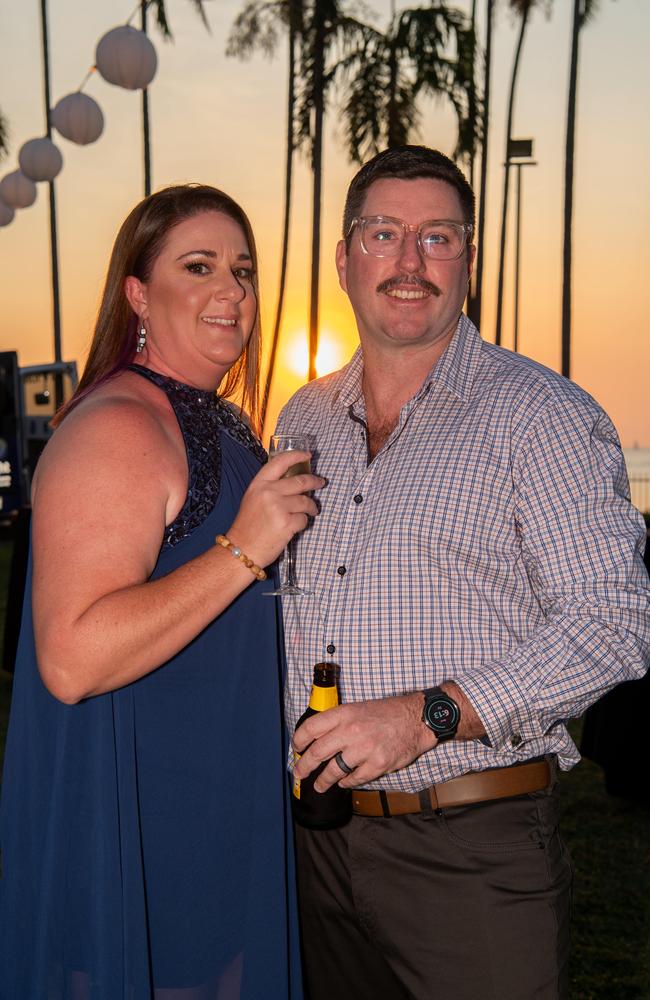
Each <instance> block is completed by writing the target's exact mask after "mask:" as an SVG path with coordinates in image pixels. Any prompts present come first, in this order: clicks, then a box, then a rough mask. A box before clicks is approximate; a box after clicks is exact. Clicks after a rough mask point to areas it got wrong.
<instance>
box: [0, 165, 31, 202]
mask: <svg viewBox="0 0 650 1000" xmlns="http://www.w3.org/2000/svg"><path fill="white" fill-rule="evenodd" d="M0 198H2V200H3V201H4V202H5V204H7V205H9V206H10V207H11V208H29V206H30V205H33V204H34V202H35V201H36V185H35V184H34V181H30V179H29V177H25V175H24V173H23V172H22V170H12V172H11V173H10V174H5V176H4V177H3V178H2V180H1V181H0Z"/></svg>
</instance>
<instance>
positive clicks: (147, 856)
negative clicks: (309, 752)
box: [0, 369, 301, 1000]
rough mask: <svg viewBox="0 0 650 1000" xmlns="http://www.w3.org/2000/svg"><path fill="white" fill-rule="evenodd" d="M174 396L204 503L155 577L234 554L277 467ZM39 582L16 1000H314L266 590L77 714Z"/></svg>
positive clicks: (29, 693)
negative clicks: (53, 682) (309, 996)
mask: <svg viewBox="0 0 650 1000" xmlns="http://www.w3.org/2000/svg"><path fill="white" fill-rule="evenodd" d="M140 371H141V374H143V375H145V377H149V378H150V379H151V381H154V382H156V384H158V385H159V386H160V387H161V388H162V389H163V390H164V391H165V392H166V393H167V394H168V396H169V398H170V401H171V402H172V405H173V407H174V410H175V412H176V415H177V418H178V420H179V425H180V427H181V430H182V432H183V436H184V439H185V444H186V448H187V452H188V460H189V470H190V475H189V490H188V498H187V501H186V504H185V506H184V508H183V511H181V513H180V515H179V517H178V518H177V519H176V521H175V522H174V524H173V525H172V526H170V529H168V531H167V534H166V537H165V542H164V544H163V547H162V549H161V552H160V555H159V558H158V562H157V565H156V568H155V571H154V573H153V575H152V578H156V577H160V576H163V575H165V574H167V573H169V572H171V571H172V570H174V569H176V568H177V567H179V566H181V565H183V564H184V563H186V562H188V561H189V560H191V559H193V558H194V557H196V556H198V555H199V554H201V553H202V552H204V551H206V550H207V549H208V548H210V547H211V546H212V545H213V544H214V538H215V535H216V534H218V533H220V532H225V531H227V529H228V528H229V526H230V524H231V523H232V521H233V519H234V517H235V514H236V512H237V510H238V507H239V503H240V500H241V496H242V494H243V492H244V490H245V489H246V487H247V485H248V483H249V482H250V480H251V478H252V477H253V475H254V474H255V473H256V472H257V470H258V469H259V467H260V462H261V461H262V460H263V453H262V452H261V449H260V448H259V446H257V445H256V444H255V442H254V441H253V439H252V437H251V436H250V435H249V434H248V431H247V430H246V428H245V427H244V426H243V425H242V424H241V423H240V422H239V421H238V420H237V418H235V416H234V414H233V413H232V411H231V410H230V409H229V408H228V407H226V406H225V405H224V404H223V403H221V402H220V401H219V400H218V399H217V398H216V397H214V396H211V395H210V394H208V395H206V394H201V392H200V391H199V390H196V389H193V388H191V387H188V386H183V385H181V384H179V383H175V382H172V381H171V380H169V379H165V378H163V377H162V376H157V375H154V374H153V373H148V372H147V371H146V369H145V370H143V369H140ZM31 573H32V570H31V565H30V567H29V570H28V578H27V589H26V600H25V607H24V614H23V627H22V633H21V641H20V646H19V652H18V658H17V663H16V670H15V681H14V694H13V701H12V710H11V719H10V726H9V733H8V741H7V750H6V758H5V771H4V781H3V792H2V812H1V827H0V834H1V838H2V840H1V843H2V851H3V878H2V882H1V883H0V998H2V1000H262V998H263V1000H299V998H300V997H301V990H300V975H299V961H298V936H297V930H296V915H295V902H294V892H293V871H292V853H291V852H292V845H291V841H290V823H289V819H288V812H287V787H288V786H287V781H286V777H285V772H284V763H285V752H286V743H285V738H284V736H283V731H282V720H281V716H282V710H281V685H282V677H281V660H280V657H279V655H278V641H279V640H278V632H279V630H278V623H277V613H278V612H277V605H276V601H275V599H273V598H268V597H263V596H262V594H263V592H264V590H265V589H266V590H269V589H271V587H272V584H271V582H270V581H267V582H254V583H253V584H252V586H250V587H249V588H248V589H247V590H246V591H244V592H243V593H242V594H241V595H240V596H239V597H238V598H237V599H236V600H235V601H234V602H233V604H231V605H230V607H228V608H227V609H226V610H225V611H224V612H223V613H222V614H221V615H220V616H219V617H218V618H217V619H216V620H215V621H214V622H213V623H212V624H211V625H210V626H208V627H207V628H206V629H205V630H204V631H203V632H202V633H201V634H200V635H198V636H197V637H196V638H195V639H194V641H193V642H191V643H190V644H189V645H188V646H187V647H186V648H185V649H183V650H182V651H181V652H180V653H179V654H178V655H177V656H175V657H174V658H173V659H171V660H170V661H168V662H167V663H165V664H164V665H163V666H161V667H160V668H158V669H157V670H155V671H153V672H152V673H151V674H149V675H147V676H146V677H143V678H142V679H141V680H139V681H137V682H135V683H133V684H129V685H128V686H126V687H124V688H122V689H120V690H116V691H114V692H112V693H110V694H105V695H100V696H97V697H94V698H88V699H86V700H85V701H83V702H81V703H80V704H78V705H72V706H69V705H64V704H62V703H60V702H58V701H57V700H56V699H55V698H53V697H52V696H51V695H50V694H49V693H48V691H47V690H46V688H45V687H44V685H43V683H42V681H41V679H40V675H39V672H38V668H37V664H36V656H35V650H34V638H33V630H32V616H31V600H30V596H31Z"/></svg>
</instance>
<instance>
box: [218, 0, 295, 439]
mask: <svg viewBox="0 0 650 1000" xmlns="http://www.w3.org/2000/svg"><path fill="white" fill-rule="evenodd" d="M280 29H282V30H286V31H287V33H288V39H287V48H288V63H289V65H288V71H287V77H288V79H287V104H286V107H287V132H286V144H285V181H284V221H283V227H282V257H281V264H280V280H279V287H278V298H277V305H276V309H275V320H274V323H273V335H272V338H271V353H270V357H269V364H268V368H267V371H266V379H265V383H264V391H263V393H262V405H261V421H262V427H263V426H264V420H265V418H266V412H267V408H268V403H269V396H270V393H271V383H272V380H273V373H274V370H275V360H276V357H277V349H278V342H279V339H280V325H281V322H282V310H283V307H284V293H285V287H286V280H287V263H288V256H289V225H290V220H291V194H292V182H293V154H294V149H295V126H294V118H295V103H296V97H295V93H296V45H297V40H298V38H299V37H300V35H301V32H302V0H271V2H267V0H252V2H249V3H247V4H246V5H245V7H244V9H243V10H242V11H241V13H240V14H238V16H237V18H236V19H235V21H234V23H233V26H232V28H231V31H230V35H229V37H228V42H227V46H226V55H228V56H237V57H238V58H240V59H247V58H249V57H250V56H251V55H252V53H253V52H254V51H255V49H261V51H262V52H264V53H265V54H266V55H267V56H272V55H273V54H274V53H275V50H276V47H277V44H278V32H279V30H280Z"/></svg>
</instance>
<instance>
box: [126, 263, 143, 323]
mask: <svg viewBox="0 0 650 1000" xmlns="http://www.w3.org/2000/svg"><path fill="white" fill-rule="evenodd" d="M124 294H125V295H126V297H127V299H128V302H129V305H130V306H131V308H132V309H133V312H134V313H135V314H136V316H138V317H139V319H145V316H146V312H147V286H146V285H145V284H143V283H142V282H141V281H140V279H139V278H136V277H135V275H134V274H129V276H128V277H127V278H125V279H124Z"/></svg>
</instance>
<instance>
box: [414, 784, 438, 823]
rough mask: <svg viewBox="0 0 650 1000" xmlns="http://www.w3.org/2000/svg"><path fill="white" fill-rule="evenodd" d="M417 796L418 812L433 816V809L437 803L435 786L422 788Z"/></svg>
mask: <svg viewBox="0 0 650 1000" xmlns="http://www.w3.org/2000/svg"><path fill="white" fill-rule="evenodd" d="M418 798H419V800H420V812H421V813H422V815H423V816H433V812H434V809H436V807H437V805H438V800H437V797H436V792H435V788H423V789H422V790H421V791H419V792H418ZM434 803H435V805H434Z"/></svg>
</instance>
